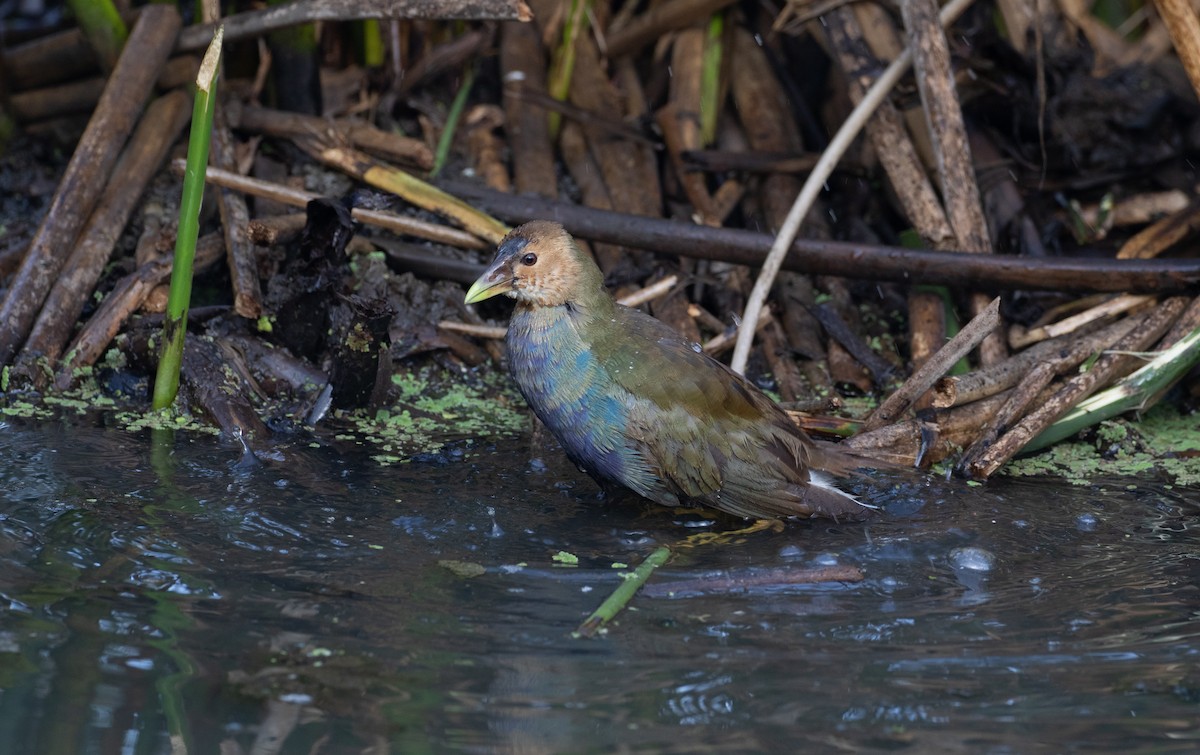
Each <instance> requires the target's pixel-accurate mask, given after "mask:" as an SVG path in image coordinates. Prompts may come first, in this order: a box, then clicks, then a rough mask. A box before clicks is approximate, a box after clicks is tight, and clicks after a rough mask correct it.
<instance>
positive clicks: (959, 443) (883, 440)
mask: <svg viewBox="0 0 1200 755" xmlns="http://www.w3.org/2000/svg"><path fill="white" fill-rule="evenodd" d="M1008 395H1009V394H1008V393H1001V394H998V395H996V396H990V397H988V398H985V399H982V400H980V401H975V402H973V403H970V404H966V405H964V406H956V407H954V408H953V409H941V410H937V411H934V412H933V417H932V418H931V419H906V420H901V421H899V422H894V423H892V424H890V425H886V426H884V427H881V428H879V429H878V430H872V431H870V432H865V433H859V434H857V435H855V436H854V437H852V438H848V439H847V440H846V441H845V442H844V443H843V444H842V445H843V446H845V447H846V448H849V449H853V450H854V451H855V452H856V453H860V454H866V455H869V456H872V457H875V458H884V459H887V460H888V461H892V462H895V463H898V464H905V465H907V466H917V465H924V464H926V463H929V464H933V463H937V462H939V461H941V460H942V459H945V458H946V457H948V456H950V455H951V454H956V453H958V452H959V451H960V450H961V449H962V447H963V446H964V445H966V444H967V443H970V442H971V441H973V440H974V439H975V438H978V437H979V434H980V433H981V432H982V430H983V427H984V426H985V425H986V424H987V422H988V421H989V420H990V419H991V418H992V417H993V416H994V415H995V414H996V412H997V411H998V410H999V409H1000V407H1001V406H1002V405H1003V404H1004V402H1005V401H1007V400H1008Z"/></svg>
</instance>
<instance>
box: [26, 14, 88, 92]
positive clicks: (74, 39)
mask: <svg viewBox="0 0 1200 755" xmlns="http://www.w3.org/2000/svg"><path fill="white" fill-rule="evenodd" d="M99 65H100V60H99V58H97V57H96V52H95V51H94V50H93V49H92V46H91V45H89V44H88V42H87V40H86V39H85V38H84V36H83V31H82V30H81V29H79V28H78V27H75V28H73V29H67V30H66V31H60V32H57V33H55V34H48V35H46V36H44V37H42V38H40V39H34V40H30V41H29V42H26V43H25V44H22V45H18V46H16V47H13V48H12V49H10V50H5V51H4V78H5V81H6V82H7V84H8V86H9V87H11V88H12V90H13V91H24V90H27V89H35V88H38V87H44V86H47V85H49V84H54V83H56V82H60V81H68V80H70V79H73V78H76V77H78V76H82V75H84V74H86V73H94V72H95V71H96V69H97V68H98V67H99Z"/></svg>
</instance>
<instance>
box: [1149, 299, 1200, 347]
mask: <svg viewBox="0 0 1200 755" xmlns="http://www.w3.org/2000/svg"><path fill="white" fill-rule="evenodd" d="M1196 328H1200V296H1197V297H1196V298H1195V299H1192V303H1191V304H1189V305H1188V308H1187V309H1185V310H1184V311H1183V314H1182V315H1180V316H1179V319H1178V320H1176V321H1175V324H1174V325H1172V326H1171V329H1170V330H1169V331H1167V334H1166V335H1165V336H1163V339H1162V341H1160V342H1159V344H1158V348H1159V349H1160V350H1164V349H1169V348H1171V347H1172V346H1174V345H1175V344H1177V343H1179V342H1180V341H1182V340H1183V338H1184V336H1186V335H1187V334H1188V333H1191V332H1192V331H1193V330H1195V329H1196Z"/></svg>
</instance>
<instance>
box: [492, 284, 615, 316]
mask: <svg viewBox="0 0 1200 755" xmlns="http://www.w3.org/2000/svg"><path fill="white" fill-rule="evenodd" d="M616 308H617V303H616V301H614V300H613V298H612V296H610V295H609V294H608V292H607V291H605V290H604V289H603V287H598V288H597V289H596V290H595V291H591V290H585V291H583V292H579V293H576V294H574V295H572V296H570V297H568V298H567V299H566V300H565V301H563V303H561V304H556V305H545V304H538V303H535V302H528V301H518V302H517V309H516V314H517V315H522V316H526V317H533V318H535V319H538V320H556V319H560V318H562V319H571V320H574V321H576V322H577V323H585V322H588V321H592V320H602V319H603V320H608V319H611V317H612V315H613V313H614V312H615V311H616Z"/></svg>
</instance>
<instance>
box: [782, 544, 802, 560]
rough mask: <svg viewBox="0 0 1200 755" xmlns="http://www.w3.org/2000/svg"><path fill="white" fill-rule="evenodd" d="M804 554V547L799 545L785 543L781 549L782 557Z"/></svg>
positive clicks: (795, 556) (798, 556)
mask: <svg viewBox="0 0 1200 755" xmlns="http://www.w3.org/2000/svg"><path fill="white" fill-rule="evenodd" d="M803 555H804V549H803V548H801V547H800V546H799V545H785V546H783V547H782V548H780V549H779V557H780V558H800V557H801V556H803Z"/></svg>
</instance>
